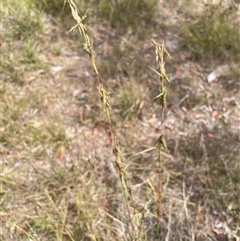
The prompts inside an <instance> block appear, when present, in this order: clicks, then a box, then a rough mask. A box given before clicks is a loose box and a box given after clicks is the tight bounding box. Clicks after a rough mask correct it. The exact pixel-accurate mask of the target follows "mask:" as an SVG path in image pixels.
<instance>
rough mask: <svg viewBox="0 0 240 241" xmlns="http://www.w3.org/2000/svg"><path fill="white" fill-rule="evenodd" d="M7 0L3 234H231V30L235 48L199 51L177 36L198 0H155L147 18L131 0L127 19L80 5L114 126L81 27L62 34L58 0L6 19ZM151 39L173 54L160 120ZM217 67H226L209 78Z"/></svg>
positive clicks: (239, 226)
mask: <svg viewBox="0 0 240 241" xmlns="http://www.w3.org/2000/svg"><path fill="white" fill-rule="evenodd" d="M12 2H13V3H14V4H15V5H14V4H13V5H12V6H11V7H10V6H9V7H4V6H1V8H2V9H1V14H2V16H3V18H2V19H3V20H1V21H2V22H3V25H2V27H1V28H2V33H1V36H0V37H1V39H2V40H3V42H2V44H1V126H0V130H1V143H0V155H1V175H0V180H1V192H0V194H1V195H0V198H1V199H0V200H1V210H0V213H1V216H0V217H1V228H0V233H1V236H0V240H6V241H7V240H8V241H11V240H59V241H60V240H74V241H78V240H239V239H240V202H239V196H240V160H239V156H240V155H239V154H240V151H239V141H240V136H239V134H240V123H239V121H240V120H239V113H240V92H239V85H240V81H239V71H238V66H239V65H238V63H239V59H238V57H239V55H238V56H237V53H236V56H237V57H236V56H235V55H234V54H233V53H234V52H237V51H236V49H235V50H234V47H235V46H237V47H238V49H239V43H240V41H239V40H240V37H239V33H238V34H237V37H236V41H238V42H234V43H233V45H230V44H229V46H230V47H229V49H230V50H231V49H233V52H231V51H227V50H226V49H224V51H222V52H221V51H220V50H219V48H216V51H215V52H214V51H213V53H210V50H207V51H208V53H207V54H206V53H205V54H204V53H202V52H201V51H202V49H201V51H200V50H199V48H200V47H199V45H200V46H202V43H201V44H199V45H195V42H194V41H195V40H194V38H193V37H192V36H193V35H194V32H188V31H190V30H189V29H191V28H190V27H189V26H195V27H196V26H200V25H199V24H198V25H194V24H195V22H197V20H198V19H199V18H200V17H199V15H197V13H199V12H200V13H201V14H202V10H204V11H208V8H207V7H208V6H205V5H204V4H197V3H194V2H192V3H191V4H189V6H188V5H187V4H186V2H185V1H179V2H178V1H177V2H176V1H169V2H168V1H166V2H165V1H159V2H158V1H155V2H154V1H153V3H154V4H155V5H154V8H156V9H157V10H158V11H156V12H154V17H153V18H152V17H151V15H148V14H146V13H145V12H144V11H143V10H142V8H141V5H137V7H138V8H139V9H137V10H139V11H140V10H141V11H143V12H141V13H142V15H141V17H140V18H139V19H137V21H136V22H135V20H136V18H137V16H138V15H136V16H135V15H133V18H130V17H131V16H132V15H131V14H134V13H132V12H134V10H133V11H130V12H129V13H128V15H127V16H129V19H127V20H126V18H125V17H126V16H125V15H123V18H122V15H114V14H116V12H114V11H113V12H112V15H111V19H110V20H111V21H110V20H109V18H105V17H103V16H102V15H103V14H104V16H108V15H106V9H107V12H108V8H107V7H106V6H108V5H106V6H104V3H105V1H102V2H101V1H96V3H95V4H99V5H98V7H99V9H98V8H96V7H92V5H91V4H90V5H88V4H87V3H85V1H78V2H77V3H78V4H77V6H78V7H79V8H80V7H85V8H89V9H90V10H89V11H88V12H87V16H88V17H87V19H86V20H85V21H86V23H85V26H86V27H87V30H88V34H89V36H90V37H91V39H92V45H93V50H94V54H95V59H96V65H97V67H98V70H99V73H100V76H101V80H102V82H103V85H104V88H105V89H106V91H107V92H108V93H109V96H110V108H109V111H110V118H111V126H112V130H113V133H111V131H110V125H109V122H108V118H107V115H106V111H105V108H104V105H103V103H102V102H101V99H100V96H99V90H98V87H99V85H98V83H97V78H96V77H97V76H96V74H95V72H94V69H93V67H92V64H91V61H90V59H89V56H88V55H87V53H86V52H85V51H84V50H83V45H82V37H81V35H80V34H79V32H78V31H77V28H76V29H74V30H73V31H71V32H69V30H70V29H71V27H72V26H74V24H75V23H74V20H73V17H72V15H71V14H70V11H69V8H68V7H69V6H68V3H66V6H65V9H63V10H62V5H60V9H61V10H59V11H60V12H61V13H62V14H56V12H57V11H54V7H55V8H56V7H57V6H59V4H57V3H55V1H53V2H52V4H53V6H52V7H51V8H49V9H50V10H51V11H50V10H49V9H48V8H47V7H46V5H41V6H45V7H46V8H43V7H42V8H35V7H34V6H35V5H34V4H32V5H31V3H32V2H31V1H26V6H25V5H24V6H25V7H26V12H25V11H24V8H23V7H24V6H21V8H19V9H21V11H20V13H19V16H20V17H18V18H16V17H15V18H14V17H12V18H10V17H9V16H15V14H16V10H17V7H19V6H18V5H17V4H19V3H16V2H15V1H13V0H12ZM23 2H24V1H23ZM33 2H34V1H33ZM120 2H121V1H120ZM129 2H131V1H129ZM139 2H141V1H139ZM143 2H144V1H143ZM156 2H158V4H157V3H156ZM27 3H28V4H30V5H27ZM54 4H55V5H54ZM101 4H102V5H101ZM192 4H193V5H192ZM194 4H196V5H194ZM30 6H31V7H30ZM193 6H195V11H193V12H194V14H192V15H191V14H190V13H189V9H192V7H193ZM214 6H215V5H214ZM217 6H218V5H217ZM233 6H234V7H235V8H236V10H235V11H236V12H235V11H234V13H232V12H231V14H229V15H230V16H234V19H235V20H236V21H235V22H237V21H239V6H238V4H237V3H236V4H233ZM38 7H39V6H38ZM121 7H124V5H123V6H122V5H120V7H119V9H120V10H121ZM131 7H132V8H133V7H136V6H135V5H134V4H132V6H131ZM145 7H146V6H145ZM188 8H189V9H188ZM205 8H207V10H206V9H205ZM209 8H210V7H209ZM235 8H234V9H235ZM29 9H31V10H29ZM156 9H155V10H156ZM210 9H211V8H210ZM225 9H226V8H225ZM227 9H228V8H227ZM229 9H230V8H229ZM80 10H81V9H80ZM80 10H79V13H80V14H83V13H85V11H82V10H81V11H80ZM101 10H102V12H101ZM110 10H112V9H110ZM38 11H39V12H38ZM65 11H66V12H67V13H68V14H66V13H65ZM68 11H69V12H68ZM98 11H100V13H99V12H98ZM148 11H149V12H150V11H153V9H152V8H150V7H149V9H148ZM191 11H192V10H191ZM209 11H210V10H209ZM226 11H227V10H226ZM229 11H230V10H229ZM120 12H121V11H120ZM13 13H14V14H13ZM147 13H148V12H147ZM150 13H152V14H153V12H150ZM31 14H35V15H33V16H32V15H31ZM235 14H236V15H235ZM193 15H194V16H195V15H196V16H195V19H194V20H192V18H193ZM236 16H237V17H236ZM117 17H119V19H120V20H119V19H118V18H117ZM26 19H27V20H28V21H26ZM63 19H64V20H63ZM123 19H124V20H123ZM17 20H18V21H17ZM30 20H31V21H30ZM208 20H209V19H208ZM188 21H190V22H191V23H192V22H193V25H189V24H188ZM235 22H234V23H235ZM197 23H199V22H197ZM238 23H239V22H238ZM121 24H123V25H124V26H121ZM183 25H184V26H185V27H182V26H183ZM216 25H217V24H216ZM33 26H34V27H33ZM214 26H215V25H214ZM222 26H223V25H221V27H222ZM224 26H225V25H224ZM215 27H216V26H215ZM8 28H11V31H10V30H9V29H8ZM222 28H223V27H222ZM200 32H201V31H200ZM225 32H226V31H225ZM29 34H31V38H30V37H29V36H28V35H29ZM219 35H220V34H219ZM187 36H190V37H187ZM196 36H197V34H196ZM231 36H232V34H231ZM234 36H235V35H234ZM209 38H211V41H213V40H212V38H214V36H210V37H209ZM232 38H233V37H232ZM152 39H154V40H155V41H156V42H158V43H160V44H162V43H164V45H165V48H166V50H167V51H168V53H169V54H170V56H166V58H165V62H166V66H165V68H166V72H167V74H168V76H169V83H167V85H166V88H167V94H168V95H167V106H166V109H165V112H164V118H163V119H162V107H161V105H160V104H159V101H158V100H159V98H155V97H156V96H158V95H159V85H160V84H161V82H160V80H159V76H158V74H156V73H155V72H154V71H152V70H151V68H154V69H156V70H157V69H158V66H157V65H156V62H155V59H156V56H155V46H154V44H153V41H152ZM221 39H223V37H221ZM199 41H200V40H199ZM204 41H205V42H204V44H205V45H204V48H203V52H204V50H205V49H207V46H208V45H210V44H209V43H208V44H206V42H207V41H209V40H207V39H205V40H204ZM211 41H209V42H210V43H211ZM217 41H218V45H219V46H220V47H222V45H221V43H224V44H223V46H224V47H225V42H224V41H222V42H221V43H220V40H219V39H218V40H217ZM228 41H229V39H228ZM226 42H227V41H226ZM227 43H228V42H227ZM234 44H235V46H234ZM189 46H190V47H191V48H190V47H189ZM211 48H214V46H211ZM211 48H210V49H211ZM199 51H200V52H201V54H200V53H199ZM219 51H220V53H219ZM225 53H226V54H225ZM209 55H211V56H209ZM222 65H229V66H230V67H229V68H230V69H231V70H232V69H233V71H232V72H231V73H230V72H229V73H227V74H222V75H220V76H218V77H216V78H215V79H214V80H213V81H212V82H211V83H209V82H208V81H207V77H208V75H209V74H210V73H211V72H213V71H214V70H216V69H217V68H218V67H219V66H222ZM236 66H237V67H236ZM111 134H113V135H114V136H115V138H116V140H117V141H116V143H117V148H119V150H120V152H119V153H121V154H119V157H121V160H120V171H119V168H118V166H117V165H118V164H119V163H118V162H116V159H117V157H118V155H116V150H115V154H114V153H113V144H114V143H113V141H112V139H111ZM160 135H163V136H164V138H165V140H166V144H167V148H164V149H162V150H161V156H160V157H161V160H160V161H159V155H158V154H159V153H158V152H157V151H156V150H157V149H156V148H155V149H154V148H153V147H155V145H156V141H157V139H158V138H159V136H160ZM149 148H152V150H151V151H147V150H148V149H149ZM159 163H160V166H159ZM130 190H131V191H130ZM130 194H131V195H130Z"/></svg>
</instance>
